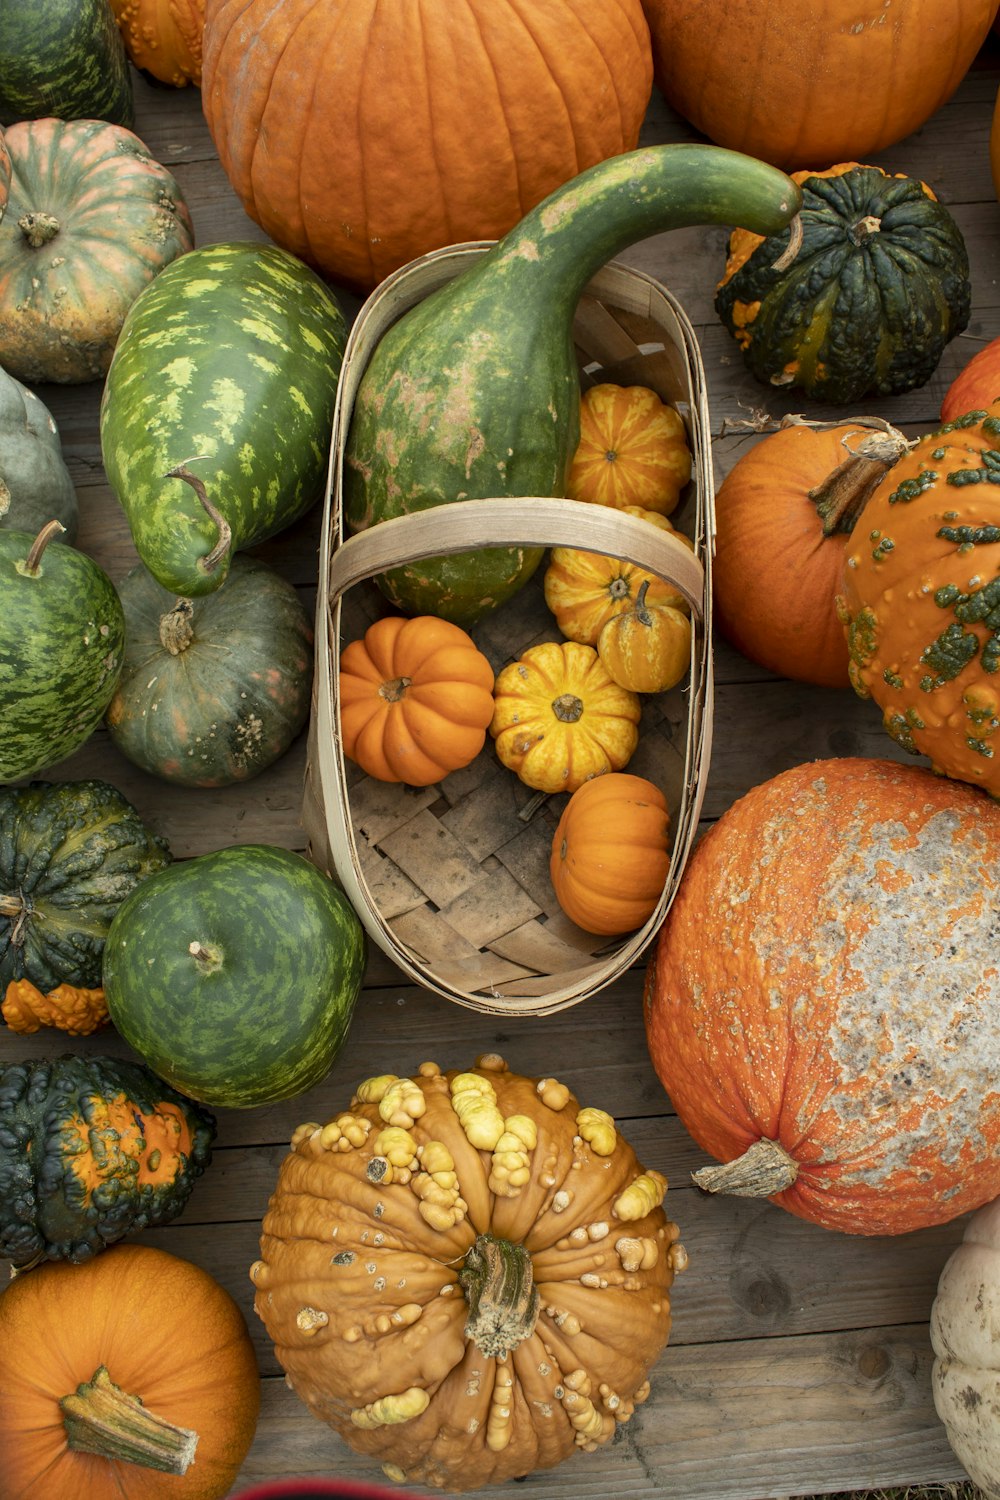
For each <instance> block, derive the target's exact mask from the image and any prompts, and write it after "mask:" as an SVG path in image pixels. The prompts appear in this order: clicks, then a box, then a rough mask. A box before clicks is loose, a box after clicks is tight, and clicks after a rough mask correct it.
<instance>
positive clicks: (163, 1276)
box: [0, 1244, 260, 1500]
mask: <svg viewBox="0 0 1000 1500" xmlns="http://www.w3.org/2000/svg"><path fill="white" fill-rule="evenodd" d="M259 1410H260V1379H259V1377H258V1373H257V1362H256V1358H255V1355H254V1350H253V1345H252V1343H251V1342H250V1335H249V1333H248V1332H247V1326H246V1322H245V1321H244V1318H243V1314H242V1313H241V1312H240V1310H239V1308H238V1307H237V1305H236V1303H235V1302H234V1301H233V1299H232V1297H231V1296H230V1295H229V1293H228V1292H227V1291H225V1290H224V1289H223V1287H221V1286H220V1285H219V1284H218V1282H216V1281H215V1280H214V1279H213V1278H212V1277H211V1276H210V1275H209V1274H208V1272H207V1271H203V1270H202V1269H201V1268H200V1267H199V1266H195V1265H192V1264H191V1262H190V1261H186V1260H182V1259H180V1258H179V1257H178V1256H176V1255H171V1254H170V1253H168V1252H167V1251H166V1250H156V1249H153V1248H151V1247H150V1246H147V1245H131V1244H130V1245H113V1246H112V1247H111V1248H110V1249H108V1250H104V1251H102V1252H101V1254H100V1255H97V1256H95V1257H94V1258H93V1260H88V1261H85V1262H84V1263H83V1264H82V1265H71V1264H69V1263H68V1262H66V1261H60V1262H55V1261H49V1262H48V1263H46V1264H43V1265H40V1266H36V1267H35V1268H34V1269H33V1270H31V1271H25V1272H23V1273H22V1274H21V1275H19V1276H17V1277H15V1279H14V1280H13V1281H11V1282H10V1284H9V1286H8V1287H7V1289H6V1290H5V1291H4V1293H3V1295H2V1296H0V1451H2V1453H3V1481H2V1488H3V1493H4V1495H5V1496H11V1497H13V1496H22V1495H24V1496H27V1495H31V1496H32V1500H98V1497H102V1496H111V1495H114V1496H115V1500H217V1497H220V1496H222V1495H226V1494H228V1493H229V1490H230V1488H231V1486H232V1484H233V1481H234V1480H235V1478H236V1475H237V1474H238V1472H239V1470H240V1467H241V1465H242V1463H243V1460H244V1458H245V1457H246V1454H247V1452H248V1451H249V1448H250V1444H251V1442H252V1441H253V1437H254V1432H255V1429H256V1425H257V1416H258V1412H259Z"/></svg>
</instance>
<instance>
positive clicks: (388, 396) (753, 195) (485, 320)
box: [344, 144, 801, 625]
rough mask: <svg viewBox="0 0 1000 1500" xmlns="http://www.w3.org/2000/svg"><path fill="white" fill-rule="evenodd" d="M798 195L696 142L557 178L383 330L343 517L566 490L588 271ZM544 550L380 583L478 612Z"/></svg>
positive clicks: (523, 575) (357, 520)
mask: <svg viewBox="0 0 1000 1500" xmlns="http://www.w3.org/2000/svg"><path fill="white" fill-rule="evenodd" d="M800 197H801V195H800V192H799V189H798V188H797V186H796V185H795V183H793V182H792V181H791V179H790V178H788V177H786V176H785V174H784V173H783V172H779V171H778V170H777V169H776V168H774V167H770V166H767V165H765V164H764V163H763V162H759V161H756V160H754V159H753V158H751V157H747V156H742V155H740V154H739V153H737V152H733V151H724V150H722V149H720V148H719V147H716V146H701V145H687V144H685V145H669V146H654V147H650V148H648V149H646V150H639V151H633V152H628V153H626V154H625V155H622V156H618V157H614V158H612V159H611V160H609V161H605V162H602V163H600V164H599V165H598V166H595V167H591V168H590V169H589V170H588V171H586V172H583V173H581V174H580V175H579V176H578V177H576V178H574V179H573V180H572V181H571V182H569V183H567V184H566V185H565V186H563V187H562V188H559V189H558V190H557V191H556V192H554V193H552V194H551V195H550V196H549V197H548V198H547V199H546V200H545V201H544V202H543V203H541V204H540V205H539V206H538V207H537V208H535V209H533V210H532V211H531V212H530V213H529V214H527V215H526V216H525V218H523V219H522V220H521V222H520V223H519V224H518V225H517V226H516V227H515V228H514V229H513V230H512V231H511V232H510V233H509V234H508V235H506V236H505V237H504V238H503V239H502V240H500V241H499V242H498V243H497V244H496V245H495V246H494V247H493V248H492V249H491V250H490V251H489V253H488V254H487V255H486V256H484V257H483V258H482V259H481V260H480V261H478V262H477V263H476V264H474V265H473V266H472V267H471V268H470V269H469V270H467V271H464V272H462V273H461V274H460V275H459V276H457V277H456V278H455V279H454V280H453V281H451V282H449V283H447V284H446V285H445V286H443V287H441V288H439V289H438V290H437V291H435V292H433V293H432V294H431V295H430V296H428V297H427V298H426V299H425V300H424V301H423V302H421V303H418V304H417V306H415V307H413V308H411V309H410V311H409V312H407V313H406V314H405V315H404V316H403V317H402V318H401V319H400V320H399V322H398V323H396V324H395V325H394V326H393V327H392V328H391V329H390V330H389V332H388V333H387V334H386V335H385V336H384V337H383V339H382V340H381V342H380V343H379V344H378V346H377V348H376V350H375V353H374V355H373V357H372V360H371V363H370V365H369V366H368V369H367V370H366V372H365V374H364V376H363V378H362V382H361V386H360V389H359V391H358V396H357V400H356V403H355V406H354V413H353V419H352V422H351V426H350V429H349V432H348V437H347V444H346V452H345V459H346V463H345V473H344V493H345V515H346V519H347V523H348V525H349V527H350V528H351V529H352V530H354V531H358V530H363V529H364V528H366V527H368V526H373V525H376V524H378V523H379V522H382V521H386V520H389V519H391V518H393V517H395V516H400V515H404V514H407V513H409V512H412V511H419V510H425V509H427V508H429V507H432V506H437V505H442V504H447V503H448V502H449V501H453V500H466V499H479V498H486V497H489V496H501V495H503V496H516V495H564V494H565V493H566V490H565V482H566V474H567V471H568V467H569V463H570V461H571V459H572V456H573V453H574V451H575V449H576V445H577V442H578V440H579V402H580V383H579V373H578V368H577V361H576V355H575V351H574V345H573V336H572V327H573V317H574V313H575V309H576V305H577V303H578V301H579V299H580V296H581V294H582V292H583V290H584V288H585V286H586V284H587V282H588V281H589V280H590V278H591V277H592V276H593V275H594V274H595V272H596V271H597V270H599V269H600V267H601V266H602V265H604V264H605V262H606V261H608V260H610V259H611V258H612V257H613V256H614V255H616V254H618V253H619V252H620V251H621V250H623V249H624V248H625V247H626V246H628V245H630V244H632V243H634V242H635V241H636V240H640V239H642V238H644V237H646V236H648V235H651V234H657V233H659V232H661V231H663V230H667V229H672V228H676V227H680V226H681V225H690V224H709V223H713V224H740V225H752V226H754V227H756V228H757V230H758V232H759V233H773V232H775V231H777V230H778V229H780V228H782V227H783V226H785V225H786V224H788V223H789V221H790V220H791V219H792V217H793V216H794V214H795V212H796V210H797V208H798V206H799V203H800ZM540 559H541V552H540V551H539V550H537V549H532V550H528V549H521V548H518V549H501V548H489V549H483V550H481V551H479V552H475V553H463V554H460V555H457V556H454V557H450V558H434V559H431V560H430V561H426V562H425V561H422V562H420V564H419V565H416V566H403V567H399V568H396V569H393V570H392V571H391V572H389V573H386V574H384V575H382V577H381V578H380V579H379V584H380V587H381V588H382V589H383V592H384V593H385V594H386V595H387V596H388V598H389V599H390V600H391V601H392V602H393V604H395V605H396V607H397V608H399V609H402V610H404V611H406V612H408V613H413V614H438V615H442V616H444V617H445V618H446V619H449V620H453V621H455V622H456V623H457V624H461V625H470V624H473V623H474V622H475V620H476V619H478V618H479V617H481V616H482V615H483V614H485V613H486V612H487V611H489V610H491V609H495V608H496V607H497V606H498V605H500V604H502V603H503V602H504V600H505V599H508V598H509V597H510V596H511V595H512V594H513V593H515V592H516V590H517V589H519V588H520V587H521V586H522V585H523V584H524V583H525V582H526V581H527V579H528V578H529V577H530V575H531V573H532V572H533V571H534V569H535V568H536V567H537V565H538V563H539V561H540Z"/></svg>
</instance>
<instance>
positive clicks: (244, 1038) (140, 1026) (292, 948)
mask: <svg viewBox="0 0 1000 1500" xmlns="http://www.w3.org/2000/svg"><path fill="white" fill-rule="evenodd" d="M365 958H366V942H365V936H364V929H363V928H362V926H361V923H360V921H359V920H358V918H357V916H356V915H355V912H354V909H353V908H352V907H351V905H350V903H349V902H348V900H347V898H346V896H344V895H343V894H342V892H341V891H340V890H339V888H338V887H337V886H335V885H334V884H333V882H332V881H330V880H328V879H327V877H326V876H325V875H322V874H321V873H320V871H319V870H318V869H316V867H315V866H314V865H311V864H310V863H309V862H308V860H306V859H303V857H302V856H301V855H300V854H296V853H294V852H293V851H292V850H289V849H282V848H279V847H277V846H275V845H270V844H237V845H234V846H232V847H231V848H227V849H219V850H216V851H214V852H212V853H209V854H201V855H197V856H196V857H195V858H193V859H188V860H181V861H178V862H177V863H176V864H172V865H170V866H168V867H167V868H166V869H164V870H160V871H159V872H158V873H157V874H155V875H151V876H150V877H149V879H148V880H144V881H143V883H142V884H141V885H140V886H137V888H136V889H135V890H134V891H133V892H132V894H131V895H130V896H128V897H127V898H126V899H125V901H124V902H123V903H122V905H121V906H120V907H119V908H118V911H117V913H116V914H115V917H114V920H113V921H112V923H111V929H110V931H109V933H108V936H107V941H106V942H105V945H104V991H105V998H106V1000H107V1005H108V1011H109V1014H110V1016H111V1019H112V1021H113V1022H114V1024H115V1026H116V1027H117V1028H118V1030H119V1032H120V1033H121V1035H122V1036H123V1037H124V1038H125V1040H126V1041H127V1042H128V1043H129V1045H130V1046H131V1047H133V1048H134V1049H135V1051H136V1052H138V1053H139V1055H140V1057H142V1058H143V1059H144V1060H145V1062H146V1063H147V1064H148V1065H149V1067H151V1068H152V1069H153V1071H154V1072H155V1073H158V1074H159V1075H160V1077H161V1078H164V1079H166V1081H167V1082H168V1083H170V1084H172V1085H173V1086H174V1088H177V1089H180V1090H181V1092H182V1093H184V1094H187V1095H188V1096H189V1097H190V1098H192V1099H197V1100H200V1101H201V1102H202V1103H203V1104H208V1105H210V1106H225V1107H227V1108H231V1109H247V1108H251V1107H253V1106H255V1105H259V1104H268V1103H271V1102H273V1101H275V1100H279V1099H288V1098H291V1097H293V1096H294V1095H296V1094H300V1093H302V1091H303V1090H304V1089H307V1088H310V1087H311V1086H312V1085H313V1084H315V1083H318V1082H319V1081H320V1079H322V1078H323V1077H325V1075H326V1073H327V1072H328V1071H329V1069H330V1068H331V1066H332V1065H333V1062H334V1060H335V1058H336V1056H337V1054H338V1052H339V1051H340V1048H341V1046H342V1044H343V1042H344V1040H345V1038H346V1036H347V1032H348V1028H349V1026H350V1022H351V1017H352V1015H353V1013H354V1006H355V1002H356V1000H357V997H358V993H359V991H360V988H361V980H362V977H363V973H364V967H365Z"/></svg>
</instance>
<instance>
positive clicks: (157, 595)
mask: <svg viewBox="0 0 1000 1500" xmlns="http://www.w3.org/2000/svg"><path fill="white" fill-rule="evenodd" d="M118 594H119V597H120V599H121V601H122V608H123V609H124V611H125V634H126V645H125V662H124V665H123V667H122V674H121V677H120V678H119V679H118V686H117V688H116V689H115V695H114V697H113V698H112V700H111V703H110V705H109V707H108V713H107V723H108V730H109V732H110V735H111V739H112V741H113V742H114V744H115V746H116V747H117V749H119V750H120V751H121V752H122V754H123V755H124V756H126V757H127V758H128V759H129V760H131V761H133V762H134V763H135V764H136V765H137V766H141V767H142V768H143V770H144V771H149V772H151V773H152V774H153V775H154V776H160V777H162V778H163V780H164V781H171V782H174V783H176V784H177V785H180V786H199V787H212V786H229V785H231V784H232V783H233V782H237V781H249V780H250V778H251V777H252V776H256V775H258V774H259V773H260V772H261V771H263V770H264V769H265V768H266V767H267V766H269V765H271V764H272V762H274V761H276V760H277V759H278V757H279V756H280V755H283V754H284V753H285V751H286V750H287V749H288V747H289V745H291V743H292V741H293V740H294V739H295V736H296V735H297V734H298V733H299V730H300V729H301V728H302V726H303V725H304V724H305V722H306V719H307V717H308V714H309V701H310V696H311V692H312V672H313V627H312V619H311V617H310V615H309V613H308V611H307V610H306V608H305V606H304V604H303V603H302V601H301V599H300V598H299V596H298V594H297V593H296V591H295V589H294V588H293V587H292V585H291V584H290V583H289V582H288V581H287V580H286V579H284V578H282V577H281V575H280V574H279V573H277V572H276V571H275V570H274V568H272V567H269V566H268V564H267V563H265V562H262V561H261V560H260V559H259V558H256V557H248V556H246V554H244V553H238V554H237V555H236V556H235V557H234V558H233V561H232V565H231V567H230V569H229V577H228V578H227V579H226V581H225V583H224V584H223V585H222V587H221V588H218V589H215V590H214V592H213V593H211V594H202V595H199V596H198V597H197V598H195V599H183V598H178V597H177V595H176V594H173V593H171V591H170V590H169V589H165V588H164V587H163V585H162V584H160V583H157V581H156V579H155V578H154V577H153V575H152V574H151V573H150V572H149V570H148V569H147V568H145V567H143V565H142V563H139V564H138V565H137V566H136V567H134V568H133V569H132V571H131V572H130V573H129V574H128V575H127V577H126V578H125V579H124V580H123V581H122V582H121V583H120V584H119V585H118Z"/></svg>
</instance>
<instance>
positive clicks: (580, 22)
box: [202, 0, 652, 289]
mask: <svg viewBox="0 0 1000 1500" xmlns="http://www.w3.org/2000/svg"><path fill="white" fill-rule="evenodd" d="M651 87H652V57H651V53H650V47H649V30H648V27H647V25H646V21H645V19H644V17H643V12H642V6H641V4H640V0H532V3H531V4H525V3H524V0H421V3H420V4H419V5H416V4H413V3H406V4H400V3H399V0H325V3H324V4H322V5H317V4H316V3H315V0H208V4H207V8H206V16H205V35H204V68H203V76H202V101H203V105H204V110H205V117H206V119H207V121H208V125H209V129H210V130H211V132H212V136H213V139H214V141H215V144H216V146H217V148H218V151H219V157H220V160H221V162H222V165H223V167H224V169H225V171H226V173H227V175H228V177H229V180H230V182H231V183H232V184H233V187H234V188H235V190H236V193H237V195H238V197H239V198H240V200H241V202H242V203H243V206H244V208H245V209H246V211H247V212H248V213H249V214H250V216H251V218H253V219H255V220H256V221H257V223H259V224H260V225H261V226H262V227H263V228H264V229H265V230H266V231H267V233H268V234H269V235H270V236H271V238H272V239H274V240H276V241H277V242H278V244H280V245H283V246H284V247H285V248H286V249H288V250H291V251H293V252H294V253H295V254H296V255H298V256H300V257H301V258H302V259H303V260H306V261H308V262H309V263H310V264H311V265H314V266H316V267H318V268H319V269H321V270H322V271H323V272H325V273H326V274H327V275H329V276H331V277H333V279H334V280H337V281H342V282H345V283H347V284H348V285H351V286H354V287H357V288H365V289H367V288H370V287H371V286H373V285H374V284H375V283H376V282H378V281H380V280H382V279H383V278H384V277H385V276H387V275H388V274H389V272H390V271H393V270H395V269H396V268H397V267H398V266H401V265H403V264H404V262H406V261H409V260H412V259H413V258H414V257H415V256H418V255H422V254H424V253H426V252H427V251H430V250H434V249H437V248H438V247H439V246H442V245H449V244H453V243H455V242H456V241H460V240H474V239H495V238H499V237H500V236H501V235H503V234H505V233H506V232H507V230H508V229H511V228H512V227H513V226H514V224H516V223H517V222H518V220H519V219H521V218H522V216H523V215H524V214H525V213H526V212H527V211H528V209H530V208H532V207H534V205H535V204H536V203H538V202H540V201H541V199H542V198H545V197H547V195H548V194H549V193H550V192H552V191H553V190H554V189H555V188H556V187H559V186H561V185H562V184H563V183H564V182H567V181H569V179H570V178H572V177H575V176H576V174H577V173H578V172H581V171H583V170H584V168H586V167H590V166H593V165H594V164H595V163H596V162H599V161H602V160H604V159H605V158H606V157H609V156H614V155H617V154H618V153H619V152H623V151H629V150H632V149H633V148H634V147H635V146H636V145H637V143H638V139H639V127H640V126H641V124H642V120H643V116H644V114H645V111H646V105H647V104H648V102H649V96H650V91H651Z"/></svg>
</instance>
